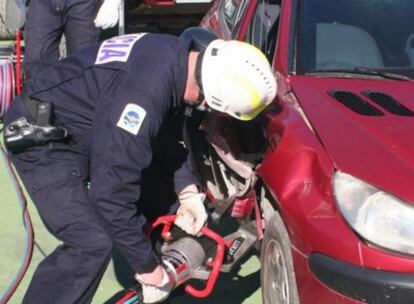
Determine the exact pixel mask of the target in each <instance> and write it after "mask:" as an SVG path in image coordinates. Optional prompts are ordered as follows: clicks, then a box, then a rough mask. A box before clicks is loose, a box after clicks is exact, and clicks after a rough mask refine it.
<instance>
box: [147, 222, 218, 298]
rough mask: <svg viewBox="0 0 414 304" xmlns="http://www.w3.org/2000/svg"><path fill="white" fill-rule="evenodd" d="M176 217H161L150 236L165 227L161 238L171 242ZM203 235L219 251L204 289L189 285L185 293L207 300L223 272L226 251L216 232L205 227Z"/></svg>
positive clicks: (151, 228) (154, 223)
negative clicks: (154, 231) (157, 228)
mask: <svg viewBox="0 0 414 304" xmlns="http://www.w3.org/2000/svg"><path fill="white" fill-rule="evenodd" d="M176 217H177V216H176V215H166V216H162V217H159V218H158V219H157V220H156V221H155V222H153V223H152V225H151V227H150V229H149V234H151V232H152V231H153V230H154V228H156V227H157V226H159V225H162V224H163V225H164V227H163V229H162V231H161V236H162V237H163V238H164V239H165V240H166V241H169V240H171V236H170V229H171V225H172V224H173V223H174V221H175V219H176ZM201 233H202V234H204V235H205V236H207V237H209V238H210V239H212V240H213V241H215V242H216V243H217V251H216V256H215V258H214V260H213V261H212V262H211V263H209V266H211V267H212V269H211V272H210V275H209V277H208V279H207V283H206V286H205V288H204V289H196V288H194V287H193V286H191V285H187V286H186V287H185V291H186V292H187V293H188V294H190V295H192V296H194V297H197V298H205V297H207V296H208V295H209V294H210V293H211V291H212V290H213V288H214V286H215V284H216V282H217V278H218V275H219V273H220V270H221V266H222V265H223V259H224V251H225V244H224V240H223V238H222V237H221V236H220V235H219V234H218V233H216V232H214V231H213V230H211V229H209V228H208V227H203V228H202V229H201Z"/></svg>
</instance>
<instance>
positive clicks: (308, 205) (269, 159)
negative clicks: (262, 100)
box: [201, 0, 414, 304]
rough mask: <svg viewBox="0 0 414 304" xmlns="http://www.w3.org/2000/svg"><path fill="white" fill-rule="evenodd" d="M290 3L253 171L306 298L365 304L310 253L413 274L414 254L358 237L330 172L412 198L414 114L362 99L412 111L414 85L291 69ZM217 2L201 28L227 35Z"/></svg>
mask: <svg viewBox="0 0 414 304" xmlns="http://www.w3.org/2000/svg"><path fill="white" fill-rule="evenodd" d="M258 2H259V1H257V0H253V1H249V4H248V6H247V7H246V9H245V11H244V13H243V16H242V17H241V21H240V24H238V25H237V26H236V28H235V32H234V33H233V38H237V39H240V40H245V36H246V33H247V28H248V26H249V24H250V23H251V19H252V16H253V14H254V11H255V8H256V6H257V4H258ZM293 2H294V1H292V0H285V1H283V2H282V8H281V15H280V19H279V20H280V21H279V32H278V40H277V45H276V51H275V58H274V60H273V65H274V69H275V71H277V72H276V74H275V75H276V79H277V84H278V93H277V98H276V100H275V105H274V106H271V107H270V108H269V109H268V110H267V111H266V113H265V114H264V115H266V117H267V119H268V120H269V123H268V124H267V130H266V132H267V138H268V141H269V148H268V150H267V152H266V153H265V156H264V158H263V161H262V163H261V165H260V166H259V167H258V168H257V172H258V174H259V176H260V177H261V179H262V180H263V181H264V183H265V185H266V187H267V189H268V190H269V191H270V192H271V194H272V196H273V198H274V200H275V202H276V204H277V206H276V207H277V210H278V211H279V212H280V214H281V215H282V219H283V221H284V223H285V226H286V228H287V230H288V233H289V236H290V240H291V243H292V254H293V260H294V267H295V272H296V273H295V275H296V282H297V287H298V290H299V297H300V301H301V303H302V304H315V303H329V304H337V303H341V304H354V303H362V302H359V301H357V300H354V299H351V298H349V297H347V296H344V295H342V294H340V293H338V292H336V291H334V290H332V289H330V288H329V287H328V286H326V285H325V284H323V283H321V282H320V281H319V280H318V279H317V278H316V277H315V275H314V274H313V273H312V271H311V270H310V269H309V265H308V257H309V255H310V254H311V253H314V252H317V253H323V254H324V255H326V256H330V257H334V258H335V259H338V260H342V261H344V262H347V263H350V264H353V265H358V266H361V267H366V268H370V269H376V270H384V271H390V272H396V273H407V274H414V259H413V258H412V257H410V256H408V255H401V254H398V253H394V252H390V251H388V250H384V249H380V248H375V247H373V246H372V245H370V244H367V243H366V242H365V241H363V240H362V239H360V238H359V237H358V236H357V235H356V233H355V232H354V231H353V230H352V229H351V227H350V226H349V225H348V224H347V223H346V221H345V220H344V218H343V217H342V215H341V213H340V211H339V210H338V208H337V206H336V201H335V197H334V194H333V190H332V188H333V187H332V175H333V173H334V172H335V170H337V169H338V170H341V171H342V172H345V173H348V174H352V175H353V176H357V177H358V178H360V179H362V180H364V181H366V182H368V183H370V184H372V185H373V186H375V187H378V188H380V189H381V190H384V191H386V192H388V193H391V194H393V195H395V196H397V197H398V198H400V199H403V200H406V201H408V202H410V203H411V204H413V203H414V192H413V191H412V190H411V189H412V188H411V187H412V181H414V153H413V151H414V141H413V138H414V119H413V117H403V116H400V115H396V114H392V113H389V112H387V111H386V110H384V109H381V107H379V106H378V105H376V104H374V103H373V102H372V101H370V100H369V99H368V98H367V97H365V96H364V95H363V92H364V91H376V92H382V93H385V94H388V95H390V96H392V97H393V98H394V99H395V100H397V101H398V102H399V103H401V104H402V105H404V106H405V107H407V108H408V109H410V110H411V111H414V108H413V94H412V92H413V91H414V83H413V82H409V81H390V80H384V79H372V80H367V79H355V78H352V79H344V78H329V77H324V78H321V77H316V76H296V75H294V74H290V73H289V52H290V50H289V46H290V45H291V39H292V35H293V30H292V11H293V9H292V6H293ZM219 3H220V1H216V3H215V4H214V6H213V8H212V9H211V10H210V11H209V13H208V14H207V15H206V16H205V18H204V19H203V21H202V23H201V25H202V26H203V27H205V28H208V29H210V30H212V31H213V32H214V33H216V35H218V36H219V37H221V38H223V39H229V38H230V37H229V34H228V33H227V32H226V31H225V30H224V29H223V28H224V26H223V25H222V24H220V22H217V21H220V20H219V17H218V9H219ZM212 18H213V19H214V20H215V22H213V23H212V22H211V20H212ZM334 90H335V91H347V92H352V93H355V94H356V95H358V96H359V97H360V98H362V99H363V100H364V101H366V102H367V103H368V104H370V105H372V106H373V107H376V108H378V109H379V110H381V111H382V112H383V113H384V115H383V116H375V117H373V116H364V115H361V114H358V113H356V112H354V111H353V110H351V109H350V108H348V107H346V106H345V105H343V104H341V103H340V102H339V101H338V100H336V99H335V98H334V97H332V96H331V95H330V94H329V92H331V91H334ZM298 108H300V109H301V110H303V112H304V115H302V114H301V111H300V110H299V111H298ZM308 122H309V123H308ZM384 126H386V127H384Z"/></svg>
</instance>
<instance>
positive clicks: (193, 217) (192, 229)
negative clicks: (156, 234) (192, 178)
mask: <svg viewBox="0 0 414 304" xmlns="http://www.w3.org/2000/svg"><path fill="white" fill-rule="evenodd" d="M205 198H206V195H205V194H204V193H193V192H184V193H183V194H181V195H179V196H178V199H179V200H180V207H178V210H177V218H176V219H175V222H174V224H175V225H177V226H178V227H180V228H181V229H182V230H184V231H185V232H187V233H188V234H192V235H197V234H198V233H199V232H200V230H201V228H203V226H204V224H205V223H206V221H207V212H206V208H205V207H204V200H205Z"/></svg>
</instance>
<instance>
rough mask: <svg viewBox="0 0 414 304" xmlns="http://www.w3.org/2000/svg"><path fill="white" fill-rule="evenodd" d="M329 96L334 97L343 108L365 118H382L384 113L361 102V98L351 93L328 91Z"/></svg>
mask: <svg viewBox="0 0 414 304" xmlns="http://www.w3.org/2000/svg"><path fill="white" fill-rule="evenodd" d="M329 95H331V96H332V97H334V98H335V99H336V100H338V101H339V102H340V103H342V104H343V105H344V106H346V107H348V108H349V109H351V110H352V111H354V112H356V113H358V114H361V115H366V116H383V115H384V113H383V112H381V111H380V110H378V109H377V108H376V107H374V106H373V105H371V104H370V103H368V102H366V101H365V100H363V99H362V98H361V97H359V96H358V95H356V94H355V93H352V92H346V91H330V92H329Z"/></svg>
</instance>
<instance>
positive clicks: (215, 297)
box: [0, 125, 261, 304]
mask: <svg viewBox="0 0 414 304" xmlns="http://www.w3.org/2000/svg"><path fill="white" fill-rule="evenodd" d="M0 128H2V126H1V125H0ZM1 137H2V136H1ZM28 208H29V212H30V216H31V219H32V222H33V226H34V232H35V242H36V244H35V247H34V250H33V257H32V260H31V263H30V265H29V268H28V271H27V273H26V275H25V276H24V278H23V280H22V282H21V284H20V286H19V288H18V289H17V291H16V292H15V294H14V295H13V297H12V298H11V300H10V301H9V302H8V303H10V304H18V303H21V301H22V298H23V295H24V293H25V290H26V288H27V286H28V284H29V282H30V278H31V276H32V274H33V272H34V269H35V268H36V266H37V265H38V263H39V262H40V261H41V260H42V259H43V257H44V256H45V255H47V254H49V253H50V252H52V251H53V249H54V248H55V247H56V246H57V245H58V244H59V242H58V241H57V240H56V239H55V238H54V237H53V236H52V235H51V234H49V232H48V231H47V230H46V228H45V227H44V225H43V224H42V222H41V220H40V218H39V215H38V213H37V211H36V209H35V207H34V205H33V203H32V202H31V201H30V200H29V198H28ZM0 223H2V228H1V229H0V269H1V271H0V297H2V296H3V294H4V293H5V291H6V290H7V288H8V287H9V285H10V283H11V282H12V280H13V278H14V277H15V275H16V273H17V272H18V270H19V268H20V267H21V264H22V262H23V261H22V260H23V258H24V255H25V250H26V249H25V243H26V231H25V229H24V225H23V217H22V208H21V207H20V206H19V202H18V199H17V194H16V193H15V190H14V188H13V184H12V180H11V178H10V177H9V175H8V173H7V170H6V167H5V163H4V162H3V161H2V160H1V161H0ZM132 284H133V281H132V280H131V271H130V269H129V267H128V265H127V264H126V263H125V261H124V260H122V258H121V257H120V255H119V254H118V253H117V252H116V251H115V252H114V255H113V259H112V261H111V263H110V265H109V267H108V269H107V271H106V273H105V275H104V277H103V279H102V281H101V284H100V286H99V288H98V291H97V293H96V295H95V297H94V300H93V303H96V304H101V303H106V304H109V303H115V299H116V298H117V297H116V296H117V294H118V295H119V293H120V292H121V291H122V290H123V289H124V288H127V287H129V286H131V285H132ZM201 286H203V285H201ZM166 303H170V304H186V303H188V304H192V303H194V304H195V303H198V304H218V303H223V304H224V303H225V304H241V303H243V304H259V303H261V295H260V266H259V263H258V258H257V257H256V256H252V257H251V258H249V259H248V260H247V261H246V262H245V263H244V264H242V265H241V267H240V269H239V270H238V272H237V273H230V274H222V275H221V276H220V277H219V280H218V283H217V286H216V288H215V289H214V291H213V293H212V294H211V295H210V296H209V297H208V298H206V299H195V298H192V297H191V296H189V295H187V294H185V293H184V292H183V290H182V288H180V289H178V290H176V291H175V292H174V293H173V294H172V296H171V297H170V299H169V300H168V301H167V302H166Z"/></svg>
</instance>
